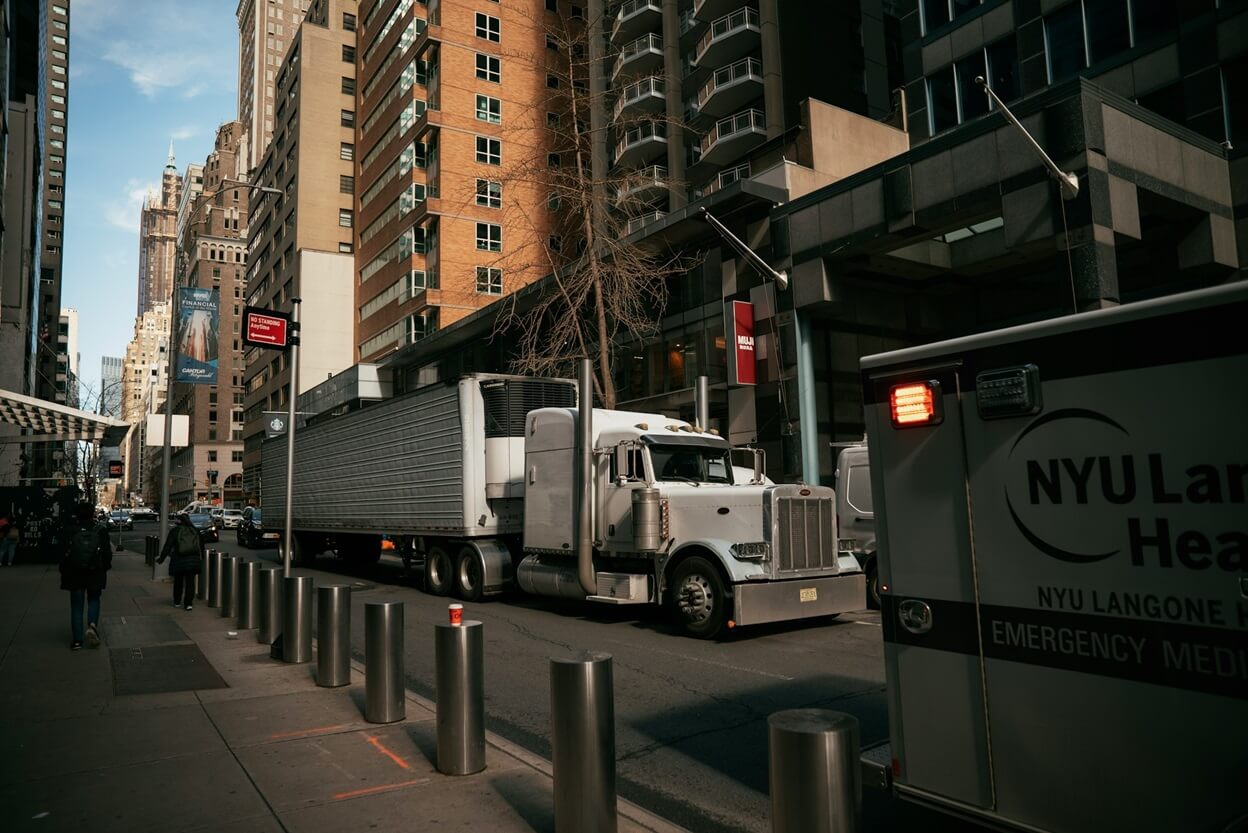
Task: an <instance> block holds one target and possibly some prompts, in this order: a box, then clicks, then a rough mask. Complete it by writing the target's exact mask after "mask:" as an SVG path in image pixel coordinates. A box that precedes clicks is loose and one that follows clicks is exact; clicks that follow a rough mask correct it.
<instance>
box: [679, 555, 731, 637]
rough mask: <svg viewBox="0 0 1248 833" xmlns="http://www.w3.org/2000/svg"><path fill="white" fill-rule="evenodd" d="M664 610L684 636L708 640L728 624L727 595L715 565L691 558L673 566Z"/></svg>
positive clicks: (701, 559)
mask: <svg viewBox="0 0 1248 833" xmlns="http://www.w3.org/2000/svg"><path fill="white" fill-rule="evenodd" d="M667 603H668V610H669V611H670V613H671V615H672V618H673V619H674V620H675V621H676V623H677V624H678V625H680V626H681V627H682V628H683V629H684V631H685V633H687V634H689V635H690V636H693V637H696V638H698V639H712V638H714V637H715V636H717V635H718V634H719V632H720V631H721V630H722V629H723V627H724V623H725V622H726V621H727V620H728V607H729V600H728V593H727V590H726V589H725V587H724V580H723V578H722V577H721V576H720V574H719V570H717V569H715V565H714V564H712V563H711V562H710V561H707V560H706V559H705V558H702V557H701V556H696V555H695V556H693V557H692V558H687V559H685V560H684V561H682V562H680V563H679V564H677V565H676V569H675V570H674V571H673V572H672V583H671V586H670V587H669V588H668V596H667Z"/></svg>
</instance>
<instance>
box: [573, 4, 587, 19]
mask: <svg viewBox="0 0 1248 833" xmlns="http://www.w3.org/2000/svg"><path fill="white" fill-rule="evenodd" d="M572 19H573V20H584V19H585V10H584V9H583V8H581V7H580V6H573V7H572Z"/></svg>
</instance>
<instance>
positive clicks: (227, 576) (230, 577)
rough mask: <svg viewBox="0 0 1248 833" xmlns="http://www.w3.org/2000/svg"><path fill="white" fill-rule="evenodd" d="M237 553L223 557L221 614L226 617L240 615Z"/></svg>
mask: <svg viewBox="0 0 1248 833" xmlns="http://www.w3.org/2000/svg"><path fill="white" fill-rule="evenodd" d="M241 560H242V559H240V558H239V557H238V556H236V555H227V556H225V557H224V558H222V559H221V615H222V616H224V617H225V618H226V619H233V618H235V617H237V616H238V562H239V561H241Z"/></svg>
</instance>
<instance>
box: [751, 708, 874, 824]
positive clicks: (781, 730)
mask: <svg viewBox="0 0 1248 833" xmlns="http://www.w3.org/2000/svg"><path fill="white" fill-rule="evenodd" d="M767 745H768V750H769V752H770V769H769V776H770V782H771V829H772V833H855V831H857V829H858V820H859V818H860V816H861V814H862V780H861V777H862V776H861V769H860V767H861V764H860V763H859V760H858V720H857V718H855V717H853V716H852V715H848V714H845V713H843V712H834V711H830V710H828V709H789V710H788V711H782V712H776V713H775V714H773V715H771V716H770V717H768V718H767Z"/></svg>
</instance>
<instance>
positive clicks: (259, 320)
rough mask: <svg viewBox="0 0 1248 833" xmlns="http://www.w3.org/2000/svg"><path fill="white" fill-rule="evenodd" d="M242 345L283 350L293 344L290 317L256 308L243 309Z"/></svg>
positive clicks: (285, 314)
mask: <svg viewBox="0 0 1248 833" xmlns="http://www.w3.org/2000/svg"><path fill="white" fill-rule="evenodd" d="M243 343H244V344H246V345H248V346H250V347H269V348H275V349H278V350H282V349H285V348H286V347H288V346H290V345H291V344H293V343H294V339H293V338H292V333H291V326H290V315H289V314H287V313H284V312H277V311H275V310H269V309H260V308H258V307H246V308H244V309H243Z"/></svg>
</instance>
